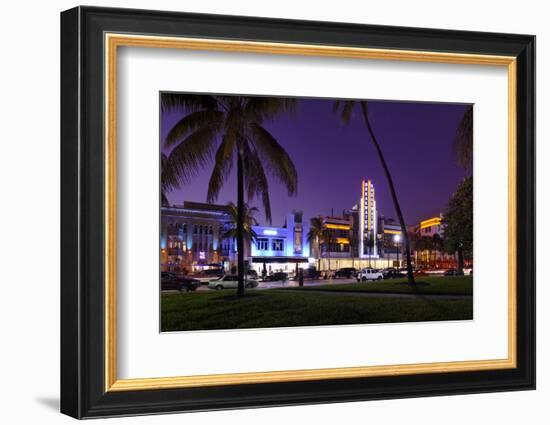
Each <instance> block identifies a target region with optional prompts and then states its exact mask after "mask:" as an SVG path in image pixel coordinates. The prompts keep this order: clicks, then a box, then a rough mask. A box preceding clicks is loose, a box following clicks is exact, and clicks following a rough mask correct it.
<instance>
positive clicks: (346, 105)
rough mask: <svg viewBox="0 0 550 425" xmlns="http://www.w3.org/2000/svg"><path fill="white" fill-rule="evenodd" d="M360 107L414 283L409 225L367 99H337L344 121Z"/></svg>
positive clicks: (409, 277) (411, 280) (335, 105)
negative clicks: (373, 127) (382, 171)
mask: <svg viewBox="0 0 550 425" xmlns="http://www.w3.org/2000/svg"><path fill="white" fill-rule="evenodd" d="M356 106H357V107H358V108H359V109H360V110H361V113H362V116H363V121H364V122H365V125H366V127H367V130H368V133H369V135H370V139H371V141H372V144H373V145H374V148H375V150H376V154H377V155H378V159H379V160H380V164H381V165H382V168H383V169H384V174H385V176H386V180H387V182H388V186H389V189H390V194H391V197H392V201H393V206H394V208H395V213H396V214H397V218H398V220H399V224H400V225H401V233H402V235H403V239H404V242H405V253H406V256H407V257H406V258H407V280H408V283H409V285H414V274H413V270H412V263H411V247H410V243H409V235H408V233H407V226H406V225H405V219H404V218H403V213H402V212H401V206H400V205H399V201H398V199H397V193H396V191H395V186H394V184H393V178H392V176H391V173H390V169H389V167H388V164H387V163H386V159H385V158H384V154H383V153H382V148H381V147H380V144H379V143H378V140H377V139H376V136H375V134H374V130H373V129H372V125H371V122H370V119H369V113H368V104H367V102H366V101H352V100H346V101H339V100H337V101H336V102H335V103H334V108H333V109H334V111H335V112H337V111H339V110H340V107H341V117H342V121H344V123H346V124H347V123H349V121H350V120H351V116H352V113H353V110H354V108H355V107H356Z"/></svg>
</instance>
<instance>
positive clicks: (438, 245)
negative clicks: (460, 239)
mask: <svg viewBox="0 0 550 425" xmlns="http://www.w3.org/2000/svg"><path fill="white" fill-rule="evenodd" d="M444 246H445V242H444V241H443V238H442V237H441V235H440V234H439V233H435V234H434V235H433V236H432V248H433V250H434V255H435V258H434V265H435V266H437V255H438V253H441V251H443V248H444Z"/></svg>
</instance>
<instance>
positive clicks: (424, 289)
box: [288, 276, 473, 295]
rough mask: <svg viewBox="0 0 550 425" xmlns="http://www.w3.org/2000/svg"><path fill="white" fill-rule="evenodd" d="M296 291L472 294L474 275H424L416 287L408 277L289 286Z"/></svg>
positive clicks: (418, 280)
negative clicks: (411, 284)
mask: <svg viewBox="0 0 550 425" xmlns="http://www.w3.org/2000/svg"><path fill="white" fill-rule="evenodd" d="M288 289H292V290H296V291H335V292H349V291H351V292H389V293H394V294H428V295H429V294H432V295H472V293H473V277H472V276H422V277H418V278H417V282H416V287H410V286H409V285H407V279H389V280H380V281H374V282H367V283H349V284H332V285H330V284H329V285H323V286H309V287H308V286H304V287H301V288H288Z"/></svg>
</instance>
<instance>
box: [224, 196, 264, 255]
mask: <svg viewBox="0 0 550 425" xmlns="http://www.w3.org/2000/svg"><path fill="white" fill-rule="evenodd" d="M227 212H228V214H229V217H230V218H231V224H230V227H229V228H228V229H227V230H226V231H225V232H223V234H222V235H221V237H222V239H236V238H237V222H238V219H239V209H238V208H237V206H236V205H235V204H234V203H233V202H229V203H228V204H227ZM257 212H258V208H256V207H252V208H251V207H249V206H248V204H244V222H243V238H244V241H245V242H246V244H245V246H249V245H250V244H251V243H252V242H255V241H256V238H257V237H258V235H257V234H256V232H255V231H254V229H253V226H257V225H258V221H257V220H256V218H255V217H254V215H255V214H256V213H257ZM245 254H246V253H245ZM245 256H246V255H245Z"/></svg>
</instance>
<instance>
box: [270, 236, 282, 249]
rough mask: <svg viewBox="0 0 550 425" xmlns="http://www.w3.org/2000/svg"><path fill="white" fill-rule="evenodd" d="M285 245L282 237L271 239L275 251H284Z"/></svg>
mask: <svg viewBox="0 0 550 425" xmlns="http://www.w3.org/2000/svg"><path fill="white" fill-rule="evenodd" d="M284 247H285V241H284V240H282V239H273V240H272V241H271V249H273V251H283V250H284Z"/></svg>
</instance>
